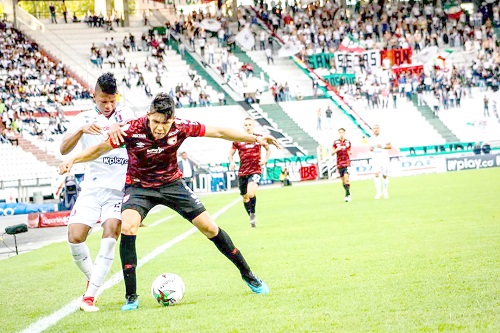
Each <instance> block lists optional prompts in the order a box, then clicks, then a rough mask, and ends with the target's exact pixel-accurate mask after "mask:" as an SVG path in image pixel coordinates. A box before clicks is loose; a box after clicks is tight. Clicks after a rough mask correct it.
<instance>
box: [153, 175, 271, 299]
mask: <svg viewBox="0 0 500 333" xmlns="http://www.w3.org/2000/svg"><path fill="white" fill-rule="evenodd" d="M161 194H162V197H163V200H162V202H161V203H162V204H164V205H166V206H168V207H170V208H172V209H174V210H175V211H176V212H178V213H179V214H180V215H181V216H182V217H184V218H185V219H186V220H188V221H190V222H191V223H192V224H193V225H194V226H195V227H196V228H198V230H200V232H201V233H203V234H204V235H205V236H206V237H207V238H208V239H210V240H211V241H212V242H213V243H214V245H215V246H216V247H217V249H218V250H219V251H220V252H221V253H222V254H224V255H225V256H226V258H228V259H229V260H230V261H231V262H232V263H233V264H234V265H235V266H236V267H237V268H238V270H239V271H240V273H241V276H242V278H243V280H244V281H245V282H246V283H247V285H248V286H249V287H250V288H251V289H252V291H254V292H255V293H259V294H264V293H268V292H269V288H268V287H267V285H266V284H265V283H263V282H262V280H260V279H259V278H257V277H256V276H255V275H254V274H253V273H252V271H251V270H250V267H249V266H248V264H247V262H246V261H245V259H244V258H243V255H242V254H241V253H240V251H239V250H238V249H237V248H236V247H235V246H234V244H233V242H232V241H231V238H230V237H229V235H228V234H227V233H226V232H225V231H224V230H222V229H220V228H219V227H218V226H217V224H216V223H215V221H214V220H213V219H212V218H211V217H210V215H209V214H208V212H207V211H206V210H205V207H204V206H203V204H202V203H201V201H200V199H198V197H197V196H196V194H195V193H193V192H192V191H191V189H189V188H188V187H186V186H184V185H182V184H179V182H174V183H172V184H170V185H169V186H168V187H165V188H162V189H161Z"/></svg>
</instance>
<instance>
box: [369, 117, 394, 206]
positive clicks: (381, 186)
mask: <svg viewBox="0 0 500 333" xmlns="http://www.w3.org/2000/svg"><path fill="white" fill-rule="evenodd" d="M391 148H392V146H391V143H390V141H389V140H388V139H387V138H385V137H384V136H383V135H380V126H379V125H375V126H373V136H372V137H371V138H370V151H372V161H371V163H372V166H373V167H372V170H373V172H375V178H374V179H373V180H374V182H375V190H376V191H377V193H376V194H375V199H380V197H381V195H382V193H383V195H384V198H385V199H388V198H389V192H388V187H389V166H390V157H389V150H390V149H391ZM381 174H382V177H380V175H381Z"/></svg>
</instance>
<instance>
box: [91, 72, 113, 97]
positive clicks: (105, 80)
mask: <svg viewBox="0 0 500 333" xmlns="http://www.w3.org/2000/svg"><path fill="white" fill-rule="evenodd" d="M95 88H96V90H97V89H99V90H100V91H102V92H103V93H105V94H107V95H116V93H117V91H118V89H117V87H116V79H115V76H114V75H113V73H104V74H102V75H101V76H99V78H98V79H97V83H96V85H95Z"/></svg>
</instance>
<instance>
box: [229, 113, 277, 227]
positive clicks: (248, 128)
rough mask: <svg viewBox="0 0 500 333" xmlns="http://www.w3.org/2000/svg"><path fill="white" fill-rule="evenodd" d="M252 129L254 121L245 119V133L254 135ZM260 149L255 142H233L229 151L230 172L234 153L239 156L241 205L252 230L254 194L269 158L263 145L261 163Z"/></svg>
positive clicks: (233, 168)
mask: <svg viewBox="0 0 500 333" xmlns="http://www.w3.org/2000/svg"><path fill="white" fill-rule="evenodd" d="M254 127H255V123H254V120H253V119H252V118H246V119H245V122H244V124H243V129H244V130H245V132H247V133H248V134H252V135H255V134H254V133H253V129H254ZM261 147H262V146H261V145H259V144H258V143H256V142H251V143H248V142H233V146H232V147H231V150H230V151H229V162H230V164H229V169H231V170H235V169H236V164H235V163H234V159H233V156H234V154H235V153H236V151H238V155H239V156H240V168H239V170H238V184H239V188H240V194H241V197H242V198H243V205H244V206H245V210H246V211H247V213H248V216H250V226H251V227H252V228H255V227H256V223H257V218H256V216H255V206H256V205H257V197H256V192H257V188H258V187H259V180H260V176H261V174H262V167H263V166H264V165H266V163H267V160H268V159H269V156H271V150H270V149H269V145H264V146H263V147H264V148H265V149H266V157H265V158H264V159H263V160H262V161H261V159H260V150H261Z"/></svg>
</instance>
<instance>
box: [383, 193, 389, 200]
mask: <svg viewBox="0 0 500 333" xmlns="http://www.w3.org/2000/svg"><path fill="white" fill-rule="evenodd" d="M384 199H389V193H388V192H387V191H384Z"/></svg>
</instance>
